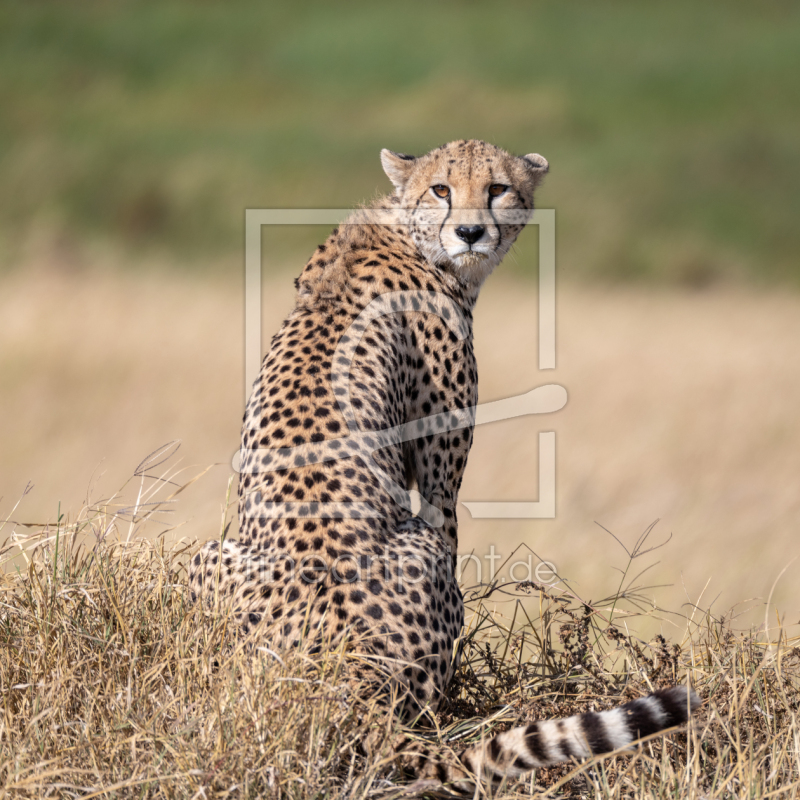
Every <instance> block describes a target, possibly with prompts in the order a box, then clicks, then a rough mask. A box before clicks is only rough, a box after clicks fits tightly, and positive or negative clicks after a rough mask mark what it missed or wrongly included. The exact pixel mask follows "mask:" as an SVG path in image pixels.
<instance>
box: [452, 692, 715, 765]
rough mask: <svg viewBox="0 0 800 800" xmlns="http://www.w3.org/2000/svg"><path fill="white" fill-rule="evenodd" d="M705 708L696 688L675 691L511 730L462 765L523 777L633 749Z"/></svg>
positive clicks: (470, 753)
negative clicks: (561, 763) (567, 763)
mask: <svg viewBox="0 0 800 800" xmlns="http://www.w3.org/2000/svg"><path fill="white" fill-rule="evenodd" d="M700 705H701V701H700V698H699V697H698V696H697V694H695V692H694V690H693V689H691V688H689V687H686V686H673V687H671V688H670V689H661V690H659V691H657V692H654V693H653V694H651V695H648V696H647V697H641V698H639V699H637V700H632V701H631V702H629V703H625V705H622V706H619V707H617V708H614V709H611V710H610V711H601V712H597V713H595V712H587V713H585V714H576V715H575V716H574V717H567V718H566V719H555V720H540V721H539V722H532V723H531V724H530V725H526V726H524V727H519V728H512V729H511V730H509V731H505V732H504V733H500V734H498V735H497V736H494V737H492V739H490V740H489V741H487V742H486V743H484V744H483V745H477V746H476V747H472V748H470V749H469V750H466V751H465V752H464V753H463V754H462V755H461V760H462V762H463V763H464V765H465V766H467V767H468V768H469V769H471V770H472V771H473V773H474V774H476V775H480V774H483V775H486V776H489V775H495V776H497V775H508V776H519V775H523V774H524V773H526V772H529V771H530V770H532V769H538V768H541V767H549V766H552V765H554V764H558V763H560V762H562V761H569V760H570V759H584V758H589V757H591V756H596V755H601V754H603V753H610V752H612V751H614V750H619V749H623V748H628V747H631V746H633V745H634V744H635V743H636V742H637V741H638V740H639V739H643V738H645V737H647V736H652V735H653V734H655V733H659V732H660V731H663V730H666V729H667V728H672V727H674V726H676V725H681V724H683V723H684V722H686V721H687V720H688V719H689V716H690V715H691V714H692V713H693V712H694V711H696V710H697V709H698V708H699V707H700Z"/></svg>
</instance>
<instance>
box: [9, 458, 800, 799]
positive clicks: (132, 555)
mask: <svg viewBox="0 0 800 800" xmlns="http://www.w3.org/2000/svg"><path fill="white" fill-rule="evenodd" d="M167 455H168V454H167ZM162 463H163V462H161V459H160V458H151V459H149V460H148V461H146V462H145V463H144V464H142V465H141V466H140V468H139V469H138V470H137V471H136V475H135V476H134V481H133V483H132V484H131V485H132V486H133V488H134V489H135V497H136V499H135V500H134V501H133V502H132V503H128V504H127V505H126V503H125V502H124V501H123V496H122V495H119V496H116V497H114V498H110V499H108V500H106V501H104V502H102V503H99V504H87V506H86V507H85V508H83V509H82V510H81V512H80V513H79V514H78V516H77V518H76V519H75V520H74V521H67V520H63V519H62V520H60V521H59V523H58V524H57V525H56V526H55V527H45V528H29V527H26V526H24V525H21V524H19V523H15V522H13V521H12V520H11V519H8V520H7V521H6V522H5V523H0V524H1V525H2V527H0V535H2V537H3V546H2V548H0V549H2V559H3V564H4V573H3V574H2V576H0V581H1V583H0V592H1V594H0V696H2V717H1V718H0V797H69V798H84V800H88V798H94V797H137V798H145V797H170V798H172V797H176V798H178V797H180V798H192V799H193V800H195V799H199V798H212V797H228V796H231V797H282V798H284V797H285V798H311V797H326V798H345V797H346V798H368V797H370V798H371V797H381V798H389V797H409V796H421V795H422V794H425V796H440V795H442V796H443V795H444V794H445V793H446V790H445V788H444V787H443V788H439V789H436V788H430V787H427V788H424V789H423V787H421V786H419V785H418V784H417V785H415V784H414V783H409V779H408V777H407V776H404V775H403V774H402V772H401V770H400V768H399V767H398V766H397V765H396V764H395V763H394V761H393V759H392V751H391V747H390V741H391V739H392V737H393V736H394V735H395V734H396V733H397V732H398V730H399V724H398V723H397V722H396V721H394V720H393V719H392V718H391V716H390V715H389V714H388V713H387V709H386V707H385V705H381V704H380V703H379V702H377V701H376V699H375V698H374V697H370V696H369V693H368V692H367V691H366V690H365V687H363V686H362V687H360V689H359V686H357V685H355V684H354V682H353V680H352V679H351V678H350V677H349V666H350V665H351V663H352V662H353V659H354V656H353V655H352V653H351V652H349V650H348V648H347V647H346V646H342V647H340V648H338V649H337V650H334V651H330V652H327V653H324V654H322V655H311V654H310V653H308V652H306V651H305V650H304V649H303V648H302V647H301V648H298V649H295V650H292V651H290V652H280V653H276V652H272V651H269V650H267V649H265V648H258V649H254V648H252V647H250V646H248V644H247V643H246V642H242V641H240V640H238V639H237V636H236V631H235V629H234V626H233V625H231V624H230V621H229V620H228V619H227V618H226V617H225V615H217V616H215V617H211V616H210V615H209V614H208V612H206V611H204V610H203V609H201V608H199V607H197V606H192V605H191V604H190V602H189V598H188V594H187V591H186V563H187V560H188V558H189V556H190V555H191V553H192V550H193V548H192V547H191V546H188V545H186V546H183V547H176V548H172V549H169V548H167V547H166V546H165V545H164V544H163V536H162V535H156V536H153V528H157V527H158V526H159V525H160V524H161V523H160V522H159V514H160V513H162V512H163V510H164V509H165V508H166V507H168V503H169V502H170V501H171V500H173V499H174V497H175V496H176V495H177V494H178V493H179V492H180V490H181V486H180V485H179V484H177V483H176V482H175V476H174V475H173V474H172V473H171V472H170V471H169V470H168V468H166V467H164V469H165V470H167V471H165V472H164V473H163V474H156V473H157V470H158V469H160V468H161V465H162ZM131 485H129V487H128V490H129V489H130V486H131ZM12 516H13V515H12ZM224 526H225V519H224V516H223V521H222V528H223V530H224ZM164 527H166V526H163V525H162V528H164ZM145 530H147V532H148V534H149V535H148V536H147V537H146V536H145V535H144V533H145ZM164 532H165V531H162V532H161V533H162V534H163V533H164ZM466 595H467V599H468V615H467V619H468V627H467V629H466V632H465V637H464V655H463V658H462V663H461V667H460V669H459V671H458V673H457V676H456V679H455V681H454V683H453V685H452V686H451V688H450V692H449V697H448V700H447V702H446V703H445V704H444V707H443V708H442V709H441V711H440V713H439V714H438V716H437V718H436V725H435V727H426V728H423V727H419V726H418V727H417V728H415V729H413V731H411V735H413V736H417V737H420V738H423V739H425V740H426V741H428V742H436V743H437V745H436V746H437V747H439V748H440V749H441V753H442V758H453V757H454V755H453V753H454V751H457V750H459V749H461V748H463V747H464V746H465V745H466V744H468V743H470V742H472V741H476V740H478V739H479V738H480V737H481V736H486V735H487V734H488V733H489V732H491V731H497V730H500V729H502V728H503V727H509V726H510V725H512V724H514V723H516V722H518V721H529V720H532V719H535V718H540V717H545V716H547V717H553V716H560V715H567V714H571V713H574V712H576V711H582V710H589V709H593V710H599V709H603V708H609V707H611V706H613V705H615V704H617V703H619V702H621V701H624V700H628V699H631V698H634V697H637V696H641V695H642V694H645V693H647V692H649V691H651V690H652V689H654V688H658V687H660V686H668V685H672V684H674V683H678V682H683V681H686V680H689V681H691V683H692V685H693V686H694V687H695V688H696V689H697V690H698V693H699V694H700V695H701V696H702V697H703V699H704V701H705V702H704V709H703V712H702V713H701V714H700V715H699V718H698V720H697V722H696V723H695V725H694V726H693V727H692V728H691V729H690V730H688V731H678V732H675V733H672V734H671V735H669V736H668V737H666V738H655V739H653V740H651V741H649V742H647V743H646V744H645V745H644V746H643V747H641V748H640V749H638V750H637V751H636V752H634V753H633V754H626V755H619V756H616V757H613V758H606V759H594V760H592V761H590V762H586V763H583V764H565V765H563V766H561V767H559V768H552V769H549V770H540V771H538V772H535V773H532V774H531V775H530V777H529V778H528V779H526V780H523V781H517V782H513V783H507V784H504V785H502V786H500V787H488V786H487V787H482V788H481V789H480V792H481V793H482V795H481V796H495V797H500V796H502V797H530V796H543V795H548V796H554V797H555V796H558V797H579V796H580V797H586V796H590V795H591V796H600V797H604V798H605V797H608V798H612V797H613V798H617V797H620V798H621V797H667V796H669V797H682V798H683V797H697V798H700V797H702V798H717V797H720V798H722V797H726V798H727V797H731V798H738V797H752V798H762V797H763V798H766V797H771V796H773V795H781V796H786V797H789V796H792V797H793V796H795V795H796V794H797V793H798V787H800V726H799V725H798V702H799V701H800V648H798V647H797V646H796V642H792V641H791V640H789V639H787V637H786V636H785V635H784V634H780V633H775V634H773V635H772V638H773V641H769V640H768V639H767V637H766V636H765V634H763V633H758V632H753V633H741V632H736V631H735V630H734V629H733V628H732V627H731V626H730V624H728V623H726V622H724V621H720V620H714V619H713V618H711V617H710V616H707V615H706V616H704V615H702V614H696V615H695V616H696V617H697V618H696V619H689V620H687V628H686V631H687V632H686V635H685V637H684V638H683V640H682V641H680V642H675V643H668V642H667V641H665V640H664V639H663V638H658V639H656V640H654V641H653V642H650V643H646V642H642V641H638V640H637V639H636V638H635V637H634V636H632V635H629V634H628V633H626V627H625V624H624V620H625V618H626V615H628V616H630V615H631V614H634V613H638V612H637V611H636V592H635V591H633V590H632V589H630V588H626V589H624V590H623V591H620V592H619V593H618V594H617V596H615V597H614V598H610V599H606V600H604V601H602V602H600V603H597V604H585V603H582V602H580V601H578V600H576V598H575V597H574V596H572V595H571V594H570V593H569V591H567V590H565V589H563V587H562V588H560V589H559V588H553V587H546V586H539V585H534V584H530V583H526V584H509V585H505V586H497V585H494V586H483V587H474V588H472V589H470V590H468V591H467V592H466ZM649 613H653V612H649ZM612 620H613V623H612ZM367 742H369V745H368V746H367V745H366V744H365V743H367ZM367 751H369V755H365V753H366V752H367Z"/></svg>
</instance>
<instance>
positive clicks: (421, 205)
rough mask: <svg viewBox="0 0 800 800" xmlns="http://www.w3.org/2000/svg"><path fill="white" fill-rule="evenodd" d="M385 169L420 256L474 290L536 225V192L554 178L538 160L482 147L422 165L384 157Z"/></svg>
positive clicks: (450, 152) (440, 155)
mask: <svg viewBox="0 0 800 800" xmlns="http://www.w3.org/2000/svg"><path fill="white" fill-rule="evenodd" d="M381 163H382V164H383V169H384V172H386V174H387V176H388V177H389V180H391V182H392V183H393V184H394V187H395V194H394V197H393V202H394V203H396V204H397V205H398V206H399V207H400V208H401V209H402V212H401V213H402V214H403V215H404V216H405V221H406V222H407V224H408V226H409V230H410V232H411V235H412V237H413V239H414V242H415V244H416V245H417V247H418V248H419V250H420V251H421V252H422V254H423V255H424V256H425V258H426V259H427V260H428V261H430V262H431V263H432V264H435V265H437V266H439V267H440V268H442V269H445V270H447V271H449V272H452V273H453V275H455V276H456V278H457V279H458V280H459V281H460V282H461V283H462V284H464V286H466V287H469V288H474V289H478V288H480V286H481V284H482V283H483V281H484V280H485V279H486V277H487V276H488V275H489V274H490V273H491V272H492V270H493V269H494V268H495V267H496V266H497V265H498V264H499V263H500V261H502V259H503V256H505V254H506V253H507V252H508V250H509V249H510V248H511V245H512V244H514V241H515V240H516V238H517V236H518V235H519V232H520V231H521V230H522V228H523V227H524V225H525V223H526V222H527V221H528V220H529V219H530V216H531V214H532V213H533V193H534V190H535V188H536V187H537V186H538V185H539V184H540V183H541V181H542V179H543V178H544V175H545V173H546V172H547V170H548V164H547V160H546V159H545V158H543V157H542V156H540V155H539V154H538V153H531V154H530V155H526V156H521V157H519V156H513V155H511V154H510V153H507V152H506V151H505V150H501V149H500V148H499V147H495V146H494V145H491V144H487V143H486V142H481V141H478V140H475V139H473V140H469V141H463V140H462V141H458V142H451V143H450V144H446V145H444V146H442V147H439V148H437V149H436V150H432V151H431V152H430V153H428V154H426V155H424V156H419V157H417V158H415V157H414V156H407V155H402V154H400V153H393V152H392V151H391V150H382V151H381Z"/></svg>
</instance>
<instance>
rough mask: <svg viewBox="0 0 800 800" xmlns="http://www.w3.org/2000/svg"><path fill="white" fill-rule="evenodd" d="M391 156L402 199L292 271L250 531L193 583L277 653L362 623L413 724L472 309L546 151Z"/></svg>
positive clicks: (431, 621) (439, 643) (452, 518)
mask: <svg viewBox="0 0 800 800" xmlns="http://www.w3.org/2000/svg"><path fill="white" fill-rule="evenodd" d="M381 162H382V165H383V169H384V171H385V173H386V175H387V176H388V178H389V179H390V181H391V182H392V184H393V185H394V192H393V193H392V194H390V195H388V196H386V197H384V198H382V199H380V200H378V201H376V202H374V203H372V204H371V205H370V207H369V208H363V209H361V210H359V211H357V212H355V213H354V214H353V215H352V216H351V217H350V218H349V219H348V221H347V222H346V224H342V225H341V226H340V227H338V228H335V229H334V230H333V232H332V233H331V234H330V236H329V237H328V239H327V240H326V241H325V242H324V243H323V244H321V245H319V246H318V247H317V249H316V251H315V252H314V254H313V255H312V257H311V258H310V259H309V261H308V263H307V264H306V265H305V268H304V269H303V270H302V272H301V274H300V276H299V277H298V278H297V280H296V282H295V286H296V289H297V295H296V304H295V307H294V309H293V310H292V312H291V313H290V314H289V316H288V317H287V318H286V320H285V321H284V323H283V325H282V327H281V328H280V330H279V331H278V333H277V334H275V336H274V337H273V339H272V344H271V347H270V350H269V352H268V353H267V355H266V357H265V358H264V360H263V363H262V368H261V372H260V375H259V376H258V378H257V380H256V382H255V385H254V387H253V392H252V395H251V397H250V399H249V402H248V404H247V408H246V411H245V416H244V423H243V427H242V436H241V449H240V451H239V455H240V464H239V469H240V480H239V496H238V501H239V508H238V511H239V529H240V538H239V540H238V541H233V540H230V539H226V540H224V541H223V542H222V544H221V545H220V543H219V542H216V541H212V542H209V543H207V544H206V545H205V547H204V548H203V549H202V551H201V552H200V553H199V554H198V555H197V556H196V557H195V559H194V560H193V563H192V565H191V569H190V584H191V588H192V591H193V594H194V595H195V596H200V595H202V594H203V592H204V591H206V592H208V591H210V588H211V587H212V586H213V587H214V591H215V592H217V596H223V597H225V598H226V599H228V600H229V602H230V603H231V604H232V605H231V608H232V609H233V613H235V615H236V618H237V621H238V623H239V625H240V627H241V631H242V632H243V634H247V635H249V636H253V637H256V638H258V637H260V636H261V637H264V636H268V641H269V646H270V647H277V646H290V645H292V644H297V643H298V642H300V641H301V640H305V641H309V640H311V641H313V642H314V643H316V644H315V646H317V647H322V646H333V645H335V644H336V643H337V642H338V641H341V639H342V637H344V636H347V635H348V634H350V633H351V632H356V633H357V634H359V635H360V638H359V639H358V642H359V644H358V647H359V652H360V654H362V655H363V656H365V657H367V658H370V657H371V658H374V659H375V663H376V664H380V665H381V666H380V667H379V668H380V669H382V670H389V671H390V672H391V678H392V681H393V684H394V685H395V686H396V687H399V688H400V690H402V692H403V695H404V702H403V705H402V708H403V709H404V711H403V713H407V714H410V715H412V716H413V715H414V714H418V713H420V711H421V710H422V709H428V710H435V709H436V707H437V706H438V704H439V703H440V701H441V699H442V697H443V696H444V692H445V689H446V687H447V685H448V682H449V681H450V678H451V676H452V675H453V672H454V669H455V666H456V661H457V658H456V656H457V654H456V653H455V648H456V642H457V640H458V637H459V635H460V631H461V628H462V624H463V620H464V611H463V602H462V596H461V592H460V590H459V587H458V585H457V582H456V579H455V576H454V570H453V566H454V560H455V557H456V554H457V552H458V523H457V516H456V504H457V500H458V491H459V488H460V486H461V480H462V477H463V475H464V470H465V468H466V464H467V456H468V454H469V450H470V446H471V444H472V427H473V423H474V409H475V406H476V404H477V400H478V374H477V367H476V363H475V355H474V352H473V341H472V315H473V309H474V307H475V303H476V300H477V298H478V294H479V292H480V289H481V286H482V285H483V283H484V281H485V280H486V278H487V277H488V276H489V274H490V273H491V272H492V271H493V270H494V269H495V267H497V265H498V264H499V263H500V261H501V260H502V259H503V257H504V256H505V254H506V253H507V252H508V250H509V248H510V247H511V246H512V244H513V243H514V241H515V239H516V238H517V236H518V234H519V232H520V231H521V230H522V227H523V226H524V225H525V224H526V223H527V221H528V220H529V219H530V217H531V214H532V213H533V209H534V202H533V200H534V190H535V189H536V187H537V186H538V185H539V184H540V183H541V181H542V179H543V177H544V175H545V174H546V173H547V171H548V162H547V160H546V159H545V158H543V157H542V156H540V155H538V154H529V155H525V156H522V157H517V156H514V155H511V154H509V153H508V152H506V151H504V150H502V149H500V148H498V147H495V146H493V145H491V144H487V143H485V142H482V141H476V140H469V141H465V140H462V141H456V142H451V143H450V144H446V145H444V146H442V147H439V148H438V149H436V150H433V151H431V152H429V153H427V154H425V155H423V156H420V157H413V156H409V155H403V154H399V153H394V152H391V151H389V150H383V151H382V152H381ZM414 498H416V499H417V501H418V503H419V508H417V509H415V507H414ZM387 665H391V666H387ZM698 703H699V700H698V698H697V696H696V695H695V694H694V693H693V692H692V691H691V690H687V689H686V687H683V688H681V687H674V688H673V689H668V690H664V691H661V692H657V693H655V694H653V695H651V696H649V697H646V698H643V699H640V700H634V701H633V702H631V703H628V704H627V705H625V706H622V707H620V708H617V709H614V710H612V711H608V712H603V713H600V714H592V713H589V714H583V715H580V716H575V717H570V718H568V719H565V720H556V721H552V720H551V721H541V722H537V723H533V724H531V725H528V726H525V727H520V728H514V729H512V730H509V731H506V732H504V733H500V734H498V735H496V736H494V737H493V738H491V739H489V740H488V741H487V742H485V743H484V744H482V745H480V746H473V747H471V748H469V749H467V750H465V751H464V752H463V753H462V754H461V756H460V760H461V763H462V764H463V767H464V769H463V770H457V769H456V770H452V769H450V768H446V767H444V766H443V765H442V764H440V763H437V762H436V761H435V759H430V760H429V761H427V762H426V758H424V757H420V759H421V761H420V760H418V762H417V763H416V764H415V768H416V769H418V771H419V772H420V773H422V774H425V773H426V770H427V772H428V774H431V773H432V774H433V775H435V776H437V777H438V778H439V779H440V780H442V781H444V780H448V781H451V782H455V783H456V785H459V786H463V784H464V781H465V780H468V774H469V773H472V774H473V775H484V776H488V777H491V776H497V775H504V774H506V775H519V774H522V773H524V772H525V771H527V770H531V769H534V768H537V767H540V766H544V765H550V764H553V763H557V762H559V761H563V760H569V759H570V758H582V757H585V756H589V755H591V754H596V753H602V752H608V751H611V750H614V749H616V748H619V747H623V746H628V745H630V744H631V743H632V742H633V741H635V740H636V739H637V738H639V737H641V736H646V735H649V734H652V733H654V732H656V731H659V730H662V729H664V728H667V727H671V726H673V725H676V724H679V723H682V722H685V721H686V720H687V719H688V716H689V714H690V712H691V711H692V710H693V709H694V708H695V707H696V706H697V705H698Z"/></svg>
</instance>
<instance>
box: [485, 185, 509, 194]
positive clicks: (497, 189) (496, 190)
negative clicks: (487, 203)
mask: <svg viewBox="0 0 800 800" xmlns="http://www.w3.org/2000/svg"><path fill="white" fill-rule="evenodd" d="M506 189H508V186H505V185H504V184H502V183H493V184H492V185H491V186H490V187H489V196H490V197H500V195H501V194H503V192H505V191H506Z"/></svg>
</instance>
